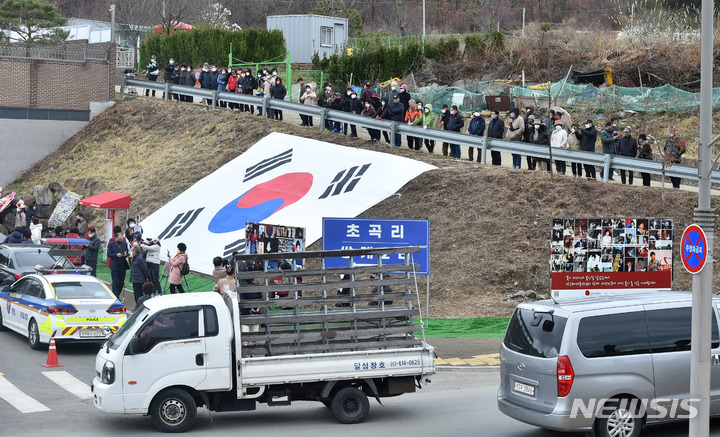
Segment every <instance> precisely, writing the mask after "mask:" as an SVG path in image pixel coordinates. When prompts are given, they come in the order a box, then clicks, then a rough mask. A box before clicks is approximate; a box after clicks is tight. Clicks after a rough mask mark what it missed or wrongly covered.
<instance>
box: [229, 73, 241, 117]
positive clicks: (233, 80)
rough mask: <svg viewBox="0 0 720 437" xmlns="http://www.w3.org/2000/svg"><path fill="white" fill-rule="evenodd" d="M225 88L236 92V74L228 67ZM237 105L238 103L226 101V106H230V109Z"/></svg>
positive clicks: (237, 106)
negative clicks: (228, 73) (228, 72)
mask: <svg viewBox="0 0 720 437" xmlns="http://www.w3.org/2000/svg"><path fill="white" fill-rule="evenodd" d="M227 90H228V92H231V93H237V92H238V74H237V71H236V70H235V69H234V68H232V69H230V75H229V76H228V78H227ZM239 107H240V105H239V104H237V103H235V102H228V108H230V110H231V111H232V110H234V109H237V108H239Z"/></svg>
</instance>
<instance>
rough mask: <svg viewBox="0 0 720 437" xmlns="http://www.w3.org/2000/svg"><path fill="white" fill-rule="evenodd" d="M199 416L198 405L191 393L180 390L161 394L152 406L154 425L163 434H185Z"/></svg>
mask: <svg viewBox="0 0 720 437" xmlns="http://www.w3.org/2000/svg"><path fill="white" fill-rule="evenodd" d="M196 416H197V404H196V403H195V399H193V397H192V396H190V393H188V392H186V391H185V390H182V389H179V388H171V389H168V390H165V391H162V392H160V393H159V394H158V395H157V396H155V399H153V401H152V403H151V404H150V417H152V421H153V425H155V427H156V428H157V429H159V430H160V431H162V432H185V431H187V430H188V429H189V428H190V427H191V426H192V425H193V423H195V417H196Z"/></svg>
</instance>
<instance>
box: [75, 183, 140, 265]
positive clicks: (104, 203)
mask: <svg viewBox="0 0 720 437" xmlns="http://www.w3.org/2000/svg"><path fill="white" fill-rule="evenodd" d="M80 205H83V206H90V207H93V208H105V223H104V225H105V226H104V228H105V238H104V242H105V246H107V244H108V243H109V242H110V236H111V235H112V230H113V228H114V227H115V210H116V209H124V210H125V219H126V220H127V219H128V218H129V217H130V195H129V194H120V193H113V192H107V193H102V194H97V195H95V196H91V197H86V198H85V199H82V200H80ZM85 237H87V235H85ZM106 257H107V254H106V253H103V258H104V259H107V258H106Z"/></svg>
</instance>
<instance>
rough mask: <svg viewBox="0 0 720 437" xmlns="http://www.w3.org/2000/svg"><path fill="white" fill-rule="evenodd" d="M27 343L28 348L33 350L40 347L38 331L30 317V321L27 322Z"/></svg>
mask: <svg viewBox="0 0 720 437" xmlns="http://www.w3.org/2000/svg"><path fill="white" fill-rule="evenodd" d="M28 343H30V348H32V349H34V350H38V349H40V348H41V347H42V344H40V331H39V330H38V325H37V322H36V321H35V319H30V323H29V324H28Z"/></svg>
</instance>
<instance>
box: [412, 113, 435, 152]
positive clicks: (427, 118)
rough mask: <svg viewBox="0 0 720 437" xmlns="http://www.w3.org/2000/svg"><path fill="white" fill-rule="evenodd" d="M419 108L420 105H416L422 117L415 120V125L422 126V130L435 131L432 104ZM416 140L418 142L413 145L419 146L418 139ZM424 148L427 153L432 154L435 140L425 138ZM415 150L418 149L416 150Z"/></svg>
mask: <svg viewBox="0 0 720 437" xmlns="http://www.w3.org/2000/svg"><path fill="white" fill-rule="evenodd" d="M420 107H421V105H420V104H419V103H418V110H419V111H420V112H421V113H422V115H420V117H418V119H417V120H415V125H416V126H422V128H423V129H435V113H433V107H432V103H428V104H426V105H422V109H420ZM417 140H418V142H417V143H416V144H415V146H420V144H419V141H420V138H418V139H417ZM425 148H426V149H427V151H428V153H433V150H435V140H430V139H428V138H425ZM416 150H420V149H419V148H417V149H416Z"/></svg>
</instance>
